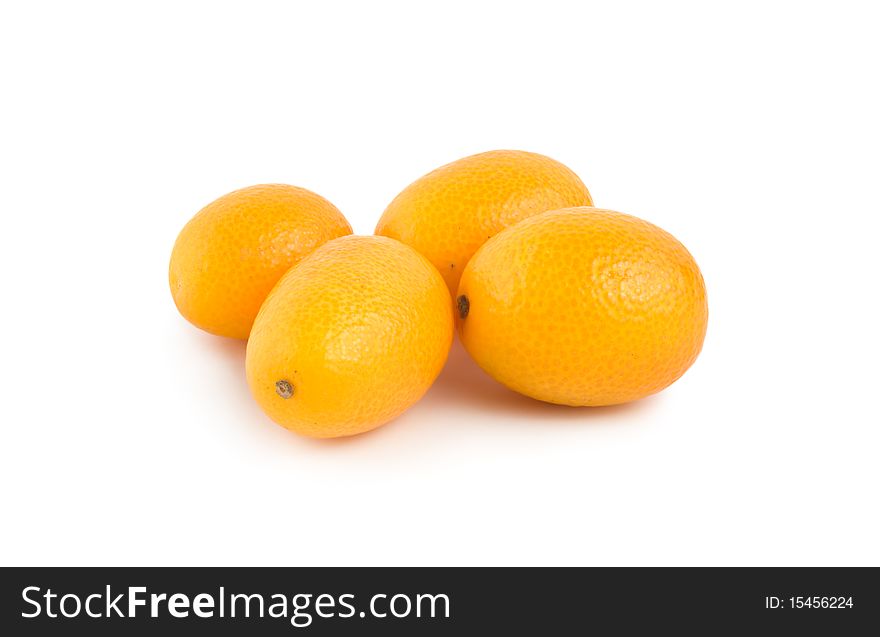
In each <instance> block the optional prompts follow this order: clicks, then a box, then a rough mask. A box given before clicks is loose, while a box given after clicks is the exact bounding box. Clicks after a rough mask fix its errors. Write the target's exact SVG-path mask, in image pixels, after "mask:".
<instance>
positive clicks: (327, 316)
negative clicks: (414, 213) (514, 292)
mask: <svg viewBox="0 0 880 637" xmlns="http://www.w3.org/2000/svg"><path fill="white" fill-rule="evenodd" d="M451 305H452V304H451V301H450V297H449V292H448V290H447V289H446V285H445V284H444V282H443V279H442V278H441V277H440V274H439V273H438V272H437V270H436V269H435V268H434V266H432V265H431V264H430V263H429V262H428V261H427V259H425V258H424V257H423V256H421V255H420V254H419V253H418V252H416V251H415V250H413V249H412V248H410V247H409V246H406V245H404V244H402V243H400V242H399V241H395V240H393V239H388V238H387V237H359V236H348V237H342V238H340V239H335V240H333V241H330V242H328V243H326V244H324V245H323V246H322V247H320V248H318V249H317V250H315V251H314V252H313V253H312V254H311V255H309V256H308V257H306V258H305V259H303V260H302V262H301V263H300V264H299V265H298V266H296V267H295V268H293V269H292V270H290V271H289V272H288V273H287V274H285V275H284V277H283V278H282V279H281V280H280V281H279V282H278V285H277V286H275V288H274V289H273V290H272V292H271V293H270V294H269V297H268V298H267V299H266V302H265V303H264V305H263V307H262V308H261V309H260V313H259V315H258V316H257V320H256V321H255V323H254V328H253V331H252V332H251V338H250V340H249V341H248V346H247V360H246V369H247V378H248V383H249V384H250V388H251V392H252V393H253V395H254V398H256V400H257V402H258V403H259V404H260V407H262V409H263V410H264V411H265V412H266V413H267V414H268V415H269V417H271V418H272V419H273V420H274V421H275V422H277V423H279V424H280V425H282V426H284V427H287V428H288V429H291V430H293V431H296V432H297V433H300V434H304V435H306V436H313V437H316V438H331V437H337V436H350V435H353V434H358V433H361V432H364V431H368V430H370V429H373V428H375V427H378V426H379V425H382V424H384V423H386V422H388V421H389V420H391V419H393V418H395V417H397V416H398V415H400V414H401V413H403V412H404V411H405V410H406V409H408V408H409V407H410V406H411V405H413V404H414V403H415V402H416V401H418V400H419V398H421V397H422V395H424V393H425V392H426V391H427V390H428V388H429V387H430V386H431V384H432V383H433V382H434V379H435V378H437V375H438V374H439V373H440V370H441V369H442V368H443V365H444V363H445V362H446V357H447V356H448V354H449V348H450V346H451V344H452V337H453V333H454V321H453V317H452V307H451ZM278 381H287V382H288V383H290V386H291V387H292V388H293V395H292V396H290V397H289V398H283V397H282V396H281V395H280V394H279V393H278V391H277V390H276V383H278Z"/></svg>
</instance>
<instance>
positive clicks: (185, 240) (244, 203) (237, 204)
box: [168, 184, 351, 339]
mask: <svg viewBox="0 0 880 637" xmlns="http://www.w3.org/2000/svg"><path fill="white" fill-rule="evenodd" d="M347 234H351V226H350V225H349V224H348V221H346V220H345V217H343V216H342V213H341V212H339V210H337V209H336V207H335V206H334V205H333V204H331V203H330V202H329V201H327V200H326V199H324V198H323V197H321V196H319V195H316V194H315V193H313V192H311V191H308V190H306V189H305V188H297V187H296V186H288V185H285V184H264V185H259V186H250V187H249V188H242V189H241V190H236V191H235V192H231V193H229V194H227V195H224V196H222V197H220V198H219V199H217V200H216V201H214V202H212V203H210V204H208V205H207V206H205V207H204V208H202V209H201V210H200V211H199V212H198V213H197V214H196V216H195V217H193V218H192V219H191V220H190V221H189V223H187V224H186V226H184V228H183V230H181V232H180V235H178V237H177V241H176V242H175V243H174V250H173V251H172V253H171V265H170V267H169V271H168V280H169V283H170V285H171V295H172V296H173V297H174V303H175V304H176V305H177V309H178V310H180V313H181V314H182V315H183V316H184V318H186V319H187V320H188V321H189V322H190V323H192V324H193V325H195V326H197V327H200V328H201V329H203V330H205V331H207V332H211V333H212V334H218V335H220V336H230V337H232V338H242V339H244V338H247V337H248V334H249V333H250V330H251V325H252V324H253V322H254V318H255V317H256V316H257V312H258V311H259V309H260V305H262V303H263V300H264V299H265V298H266V295H267V294H269V291H270V290H271V289H272V286H273V285H275V283H277V282H278V279H280V278H281V275H283V274H284V273H285V272H287V270H289V269H290V268H291V267H292V266H293V265H296V264H297V263H299V261H300V259H302V258H303V257H304V256H306V255H307V254H309V253H310V252H311V251H312V250H314V249H315V248H317V247H318V246H320V245H321V244H323V243H325V242H326V241H329V240H330V239H335V238H336V237H340V236H343V235H347Z"/></svg>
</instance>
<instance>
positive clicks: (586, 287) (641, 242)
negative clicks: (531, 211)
mask: <svg viewBox="0 0 880 637" xmlns="http://www.w3.org/2000/svg"><path fill="white" fill-rule="evenodd" d="M456 300H457V311H458V319H457V321H458V329H459V334H460V336H461V340H462V342H463V343H464V346H465V348H466V349H467V351H468V352H469V353H470V354H471V356H472V357H473V358H474V360H476V362H477V363H478V364H479V365H480V367H482V368H483V369H484V370H485V371H486V372H487V373H488V374H489V375H490V376H492V377H493V378H495V379H496V380H498V381H500V382H501V383H503V384H504V385H507V386H508V387H509V388H511V389H513V390H515V391H517V392H520V393H522V394H525V395H527V396H531V397H533V398H537V399H539V400H543V401H547V402H551V403H559V404H564V405H613V404H617V403H624V402H628V401H631V400H637V399H639V398H642V397H644V396H647V395H649V394H653V393H654V392H657V391H660V390H661V389H663V388H664V387H666V386H668V385H669V384H671V383H672V382H674V381H675V380H676V379H678V378H679V377H680V376H681V375H682V374H683V373H684V372H685V371H686V370H687V369H688V367H690V365H691V364H692V363H693V362H694V360H695V359H696V357H697V355H698V354H699V352H700V349H701V347H702V344H703V338H704V336H705V333H706V322H707V318H708V307H707V304H706V288H705V285H704V283H703V277H702V275H701V274H700V270H699V268H698V267H697V264H696V263H695V262H694V259H693V257H692V256H691V255H690V253H689V252H688V251H687V250H686V249H685V247H684V246H683V245H682V244H681V243H679V242H678V241H677V240H676V239H675V238H674V237H673V236H672V235H670V234H669V233H667V232H665V231H664V230H661V229H660V228H658V227H657V226H654V225H652V224H650V223H648V222H646V221H642V220H641V219H637V218H636V217H631V216H629V215H625V214H621V213H619V212H613V211H611V210H602V209H597V208H589V207H581V208H570V209H566V210H557V211H552V212H546V213H544V214H541V215H538V216H534V217H531V218H529V219H526V220H524V221H521V222H519V223H518V224H516V225H514V226H512V227H510V228H508V229H507V230H504V231H503V232H501V233H499V234H498V235H497V236H496V237H494V238H493V239H492V240H490V241H488V242H486V244H485V245H484V246H483V247H482V248H480V250H479V251H478V252H477V254H475V255H474V257H473V258H472V259H471V261H470V263H469V264H468V266H467V268H466V269H465V271H464V274H463V276H462V278H461V284H460V286H459V289H458V296H457V299H456Z"/></svg>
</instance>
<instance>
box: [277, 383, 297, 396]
mask: <svg viewBox="0 0 880 637" xmlns="http://www.w3.org/2000/svg"><path fill="white" fill-rule="evenodd" d="M275 392H276V393H277V394H278V395H279V396H281V397H282V398H284V399H285V400H287V399H288V398H290V397H291V396H293V385H291V384H290V381H286V380H279V381H277V382H276V383H275Z"/></svg>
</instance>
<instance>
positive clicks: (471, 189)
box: [376, 150, 593, 294]
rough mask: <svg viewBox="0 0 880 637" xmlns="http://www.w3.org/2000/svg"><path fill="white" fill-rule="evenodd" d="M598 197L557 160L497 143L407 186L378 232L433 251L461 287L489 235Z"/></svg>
mask: <svg viewBox="0 0 880 637" xmlns="http://www.w3.org/2000/svg"><path fill="white" fill-rule="evenodd" d="M592 204H593V200H592V199H591V198H590V193H589V191H588V190H587V187H586V186H584V184H583V182H582V181H581V180H580V178H579V177H578V176H577V175H575V174H574V173H573V172H572V171H571V170H570V169H568V168H567V167H566V166H564V165H563V164H560V163H559V162H558V161H555V160H553V159H550V158H549V157H545V156H544V155H538V154H537V153H528V152H525V151H521V150H493V151H489V152H486V153H480V154H479V155H471V156H470V157H465V158H464V159H459V160H458V161H454V162H452V163H451V164H446V165H445V166H441V167H440V168H438V169H437V170H434V171H433V172H430V173H428V174H427V175H425V176H424V177H422V178H421V179H418V180H417V181H415V182H413V183H412V184H410V185H409V186H407V187H406V188H405V189H404V190H403V191H402V192H401V193H400V194H399V195H397V197H395V198H394V200H393V201H392V202H391V204H390V205H389V206H388V208H386V209H385V212H384V213H383V215H382V218H381V219H380V220H379V224H378V225H377V226H376V234H380V235H384V236H386V237H391V238H392V239H397V240H399V241H403V242H404V243H406V244H407V245H410V246H412V247H413V248H415V249H416V250H418V251H419V252H421V253H422V254H423V255H425V256H426V257H428V260H430V261H431V263H433V264H434V266H435V267H436V268H437V270H439V271H440V274H442V275H443V278H444V279H445V280H446V284H447V285H448V286H449V291H450V292H451V293H452V294H455V291H456V290H457V289H458V281H459V279H460V278H461V273H462V272H463V271H464V268H465V266H466V265H467V263H468V261H469V260H470V258H471V257H472V256H473V254H474V252H476V251H477V249H478V248H479V247H480V246H481V245H483V243H485V242H486V240H487V239H489V238H490V237H492V236H494V235H496V234H497V233H498V232H500V231H501V230H503V229H504V228H506V227H508V226H510V225H513V224H514V223H516V222H517V221H520V220H521V219H525V218H526V217H530V216H532V215H535V214H538V213H541V212H545V211H547V210H555V209H557V208H566V207H569V206H590V205H592Z"/></svg>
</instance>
